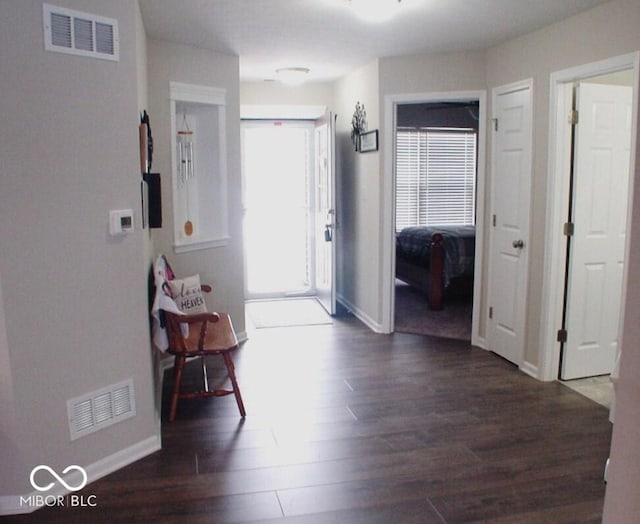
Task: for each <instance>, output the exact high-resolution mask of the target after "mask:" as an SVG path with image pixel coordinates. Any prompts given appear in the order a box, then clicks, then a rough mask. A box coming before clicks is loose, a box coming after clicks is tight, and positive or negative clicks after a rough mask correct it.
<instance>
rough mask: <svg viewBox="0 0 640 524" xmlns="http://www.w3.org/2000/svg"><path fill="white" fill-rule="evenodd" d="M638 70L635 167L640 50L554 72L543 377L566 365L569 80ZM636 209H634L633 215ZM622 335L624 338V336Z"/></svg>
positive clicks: (551, 376) (541, 349) (635, 79)
mask: <svg viewBox="0 0 640 524" xmlns="http://www.w3.org/2000/svg"><path fill="white" fill-rule="evenodd" d="M628 69H631V70H633V122H632V125H631V144H632V147H631V158H630V164H629V165H630V169H632V167H633V166H635V144H636V133H637V124H638V123H637V108H638V75H639V74H640V52H635V53H629V54H626V55H621V56H617V57H613V58H609V59H606V60H602V61H599V62H594V63H590V64H585V65H582V66H578V67H574V68H570V69H565V70H562V71H557V72H555V73H552V74H551V86H550V87H551V92H550V100H549V167H548V177H547V206H546V216H547V217H548V220H547V222H546V229H545V245H546V246H547V247H548V250H547V251H546V253H545V258H544V274H543V288H542V310H541V317H540V318H541V328H542V335H541V337H540V347H539V348H538V354H539V355H540V362H539V366H538V370H537V378H538V379H540V380H544V381H553V380H556V379H557V378H558V370H559V366H560V343H559V342H558V341H557V332H558V329H560V327H561V326H562V312H563V308H564V278H565V275H564V272H565V261H566V237H565V236H564V234H563V224H564V222H565V221H566V217H567V209H568V205H569V169H568V158H569V152H568V151H567V148H568V147H571V144H570V143H568V142H567V141H566V140H565V139H564V137H566V136H567V127H568V126H569V123H568V118H567V117H568V111H569V109H570V106H569V98H568V93H569V90H567V89H566V84H567V83H573V82H576V81H579V80H583V79H587V78H591V77H594V76H598V75H603V74H608V73H615V72H618V71H623V70H628ZM629 186H630V187H629V199H628V206H629V207H628V209H629V211H631V209H632V201H633V174H632V173H631V176H630V177H629ZM630 216H631V213H630V212H629V213H628V218H630ZM627 232H628V234H627V239H626V242H627V245H626V249H625V250H626V252H627V253H628V251H629V240H630V238H631V231H630V223H628V227H627ZM627 274H628V265H625V268H624V276H623V293H622V295H623V296H622V307H621V310H620V311H621V312H622V313H624V310H625V299H626V289H627ZM619 340H620V339H619Z"/></svg>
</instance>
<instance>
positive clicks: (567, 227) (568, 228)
mask: <svg viewBox="0 0 640 524" xmlns="http://www.w3.org/2000/svg"><path fill="white" fill-rule="evenodd" d="M575 229H576V228H575V224H574V223H573V222H565V223H564V227H563V232H564V236H566V237H571V236H573V233H574V231H575Z"/></svg>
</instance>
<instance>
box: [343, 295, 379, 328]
mask: <svg viewBox="0 0 640 524" xmlns="http://www.w3.org/2000/svg"><path fill="white" fill-rule="evenodd" d="M338 301H339V302H340V303H341V304H342V305H344V306H345V307H346V308H347V309H348V310H349V311H351V312H352V313H353V314H354V315H355V316H356V318H357V319H358V320H360V321H361V322H362V323H363V324H365V325H366V326H367V327H368V328H369V329H371V330H372V331H374V332H375V333H384V329H383V327H382V324H381V323H380V322H377V321H376V320H374V319H372V318H371V317H370V316H369V315H367V314H366V313H365V312H364V311H362V310H361V309H360V308H358V307H356V306H355V305H353V304H352V303H351V302H349V301H348V300H346V299H345V298H344V297H343V296H338Z"/></svg>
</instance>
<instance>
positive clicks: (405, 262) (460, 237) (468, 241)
mask: <svg viewBox="0 0 640 524" xmlns="http://www.w3.org/2000/svg"><path fill="white" fill-rule="evenodd" d="M475 244H476V229H475V226H433V227H426V226H418V227H407V228H404V229H403V230H402V231H400V232H399V233H397V234H396V278H398V279H400V280H402V281H403V282H406V283H407V284H409V285H410V286H413V287H415V288H417V289H419V290H420V291H423V292H424V293H426V295H427V299H428V301H429V307H430V308H431V309H442V308H443V307H444V298H445V296H465V295H469V296H470V295H473V268H474V254H475Z"/></svg>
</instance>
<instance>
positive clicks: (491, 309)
mask: <svg viewBox="0 0 640 524" xmlns="http://www.w3.org/2000/svg"><path fill="white" fill-rule="evenodd" d="M489 318H493V307H492V306H490V307H489Z"/></svg>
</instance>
